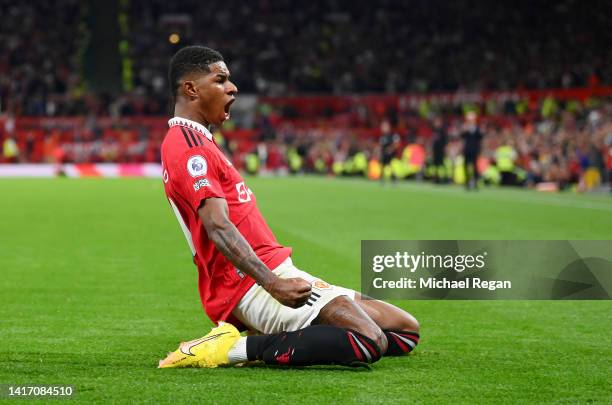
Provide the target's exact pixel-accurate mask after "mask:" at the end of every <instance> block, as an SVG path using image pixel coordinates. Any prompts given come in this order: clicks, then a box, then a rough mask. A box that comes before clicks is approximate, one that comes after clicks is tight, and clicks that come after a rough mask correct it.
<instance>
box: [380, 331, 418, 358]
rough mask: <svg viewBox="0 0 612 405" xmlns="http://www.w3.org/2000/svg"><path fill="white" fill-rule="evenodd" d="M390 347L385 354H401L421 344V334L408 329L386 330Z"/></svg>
mask: <svg viewBox="0 0 612 405" xmlns="http://www.w3.org/2000/svg"><path fill="white" fill-rule="evenodd" d="M383 332H385V336H386V337H387V342H388V347H387V352H386V353H385V356H401V355H402V354H408V353H410V352H411V351H413V350H414V348H415V347H416V345H418V344H419V334H418V333H416V332H410V331H406V330H385V331H383Z"/></svg>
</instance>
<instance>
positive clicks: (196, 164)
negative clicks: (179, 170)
mask: <svg viewBox="0 0 612 405" xmlns="http://www.w3.org/2000/svg"><path fill="white" fill-rule="evenodd" d="M187 171H188V172H189V174H190V175H191V177H200V176H204V175H206V172H207V171H208V165H207V164H206V159H204V157H202V156H201V155H194V156H192V157H190V158H189V160H188V161H187Z"/></svg>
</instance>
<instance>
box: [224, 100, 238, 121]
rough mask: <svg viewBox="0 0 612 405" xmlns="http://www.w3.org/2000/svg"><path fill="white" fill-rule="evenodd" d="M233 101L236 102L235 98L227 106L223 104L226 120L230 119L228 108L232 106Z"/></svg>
mask: <svg viewBox="0 0 612 405" xmlns="http://www.w3.org/2000/svg"><path fill="white" fill-rule="evenodd" d="M234 101H236V99H235V98H232V99H231V100H230V101H229V102H228V103H227V104H225V108H224V109H225V119H226V120H228V119H229V117H230V108H231V106H232V104H233V103H234Z"/></svg>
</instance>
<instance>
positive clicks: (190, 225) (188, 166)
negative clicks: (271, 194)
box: [161, 117, 291, 322]
mask: <svg viewBox="0 0 612 405" xmlns="http://www.w3.org/2000/svg"><path fill="white" fill-rule="evenodd" d="M168 124H169V126H170V129H169V130H168V133H167V134H166V137H165V139H164V141H163V143H162V147H161V155H162V166H163V182H164V189H165V192H166V196H167V197H168V201H169V203H170V206H171V207H172V210H173V211H174V213H175V215H176V217H177V219H178V221H179V224H180V226H181V228H182V230H183V232H184V234H185V237H186V238H187V243H188V244H189V247H190V248H191V253H192V254H193V260H194V263H195V264H196V266H197V268H198V275H199V277H198V289H199V292H200V299H201V301H202V305H203V306H204V309H205V311H206V313H207V314H208V316H209V317H210V319H211V320H212V321H214V322H218V321H223V320H227V319H228V318H229V317H230V314H231V311H232V310H233V309H234V307H235V306H236V305H237V304H238V302H239V301H240V299H241V298H242V297H243V296H244V294H245V293H246V292H247V291H248V289H249V288H250V287H251V286H252V285H253V284H254V283H255V281H254V280H253V279H252V278H251V277H249V276H247V275H246V274H244V273H242V272H241V271H240V270H238V269H236V268H235V267H234V265H233V264H232V263H231V262H230V261H229V260H228V259H227V258H225V257H224V256H223V254H222V253H221V252H220V251H218V250H217V248H216V246H215V245H214V244H213V242H212V241H210V240H209V239H208V235H207V232H206V230H205V229H204V226H203V224H202V221H201V219H200V217H199V215H198V209H199V208H200V206H201V205H202V203H203V202H204V200H206V199H207V198H224V199H225V200H226V202H227V205H228V208H229V219H230V221H231V222H232V223H233V224H234V225H235V226H236V228H238V231H239V232H240V233H241V234H242V236H243V237H244V238H245V239H246V241H247V242H248V243H249V244H250V245H251V247H252V248H253V250H254V251H255V254H257V256H258V257H259V259H261V261H262V262H263V263H264V264H265V265H266V266H267V267H268V268H269V269H271V270H273V269H274V268H276V267H277V266H278V265H280V264H281V263H282V262H283V261H284V260H285V259H286V258H287V257H289V256H290V255H291V248H288V247H284V246H281V245H280V244H279V243H278V242H277V241H276V238H275V237H274V234H273V233H272V231H271V230H270V228H269V227H268V225H267V224H266V221H265V220H264V218H263V217H262V215H261V213H260V212H259V209H258V208H257V202H256V199H255V195H254V194H253V192H252V191H251V190H250V189H249V188H248V186H247V185H246V183H245V181H244V179H243V178H242V176H241V175H240V173H239V172H238V170H236V168H235V167H234V166H233V165H232V163H231V162H230V161H229V160H228V159H227V158H226V156H225V155H224V154H223V152H221V150H220V149H219V147H218V146H217V144H216V143H215V142H214V140H213V137H212V135H211V133H210V132H209V131H208V129H206V127H204V126H203V125H201V124H199V123H197V122H194V121H191V120H188V119H184V118H180V117H175V118H173V119H171V120H170V121H168Z"/></svg>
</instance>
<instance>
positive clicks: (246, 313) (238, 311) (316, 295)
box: [232, 257, 355, 334]
mask: <svg viewBox="0 0 612 405" xmlns="http://www.w3.org/2000/svg"><path fill="white" fill-rule="evenodd" d="M273 272H274V274H276V275H277V276H279V277H281V278H293V277H301V278H303V279H304V280H306V281H308V282H309V283H310V284H311V285H312V293H311V296H310V298H309V299H308V301H307V302H306V304H305V305H303V306H301V307H300V308H290V307H286V306H284V305H283V304H281V303H280V302H278V301H277V300H275V299H274V298H273V297H272V296H271V295H270V294H269V293H268V292H267V291H266V290H264V289H263V288H262V287H261V286H260V285H257V284H255V285H253V287H251V288H250V289H249V290H248V291H247V292H246V294H245V295H244V297H242V299H241V300H240V302H239V303H238V305H237V306H236V308H234V310H233V311H232V314H233V315H234V316H235V317H236V318H237V319H238V320H239V321H240V322H242V323H243V324H244V326H246V327H247V328H249V329H251V330H254V331H258V332H261V333H265V334H269V333H279V332H292V331H295V330H298V329H302V328H305V327H307V326H309V325H310V324H311V323H312V321H313V320H314V319H315V318H316V317H317V316H318V315H319V312H320V311H321V309H322V308H323V307H324V306H325V305H327V303H328V302H330V301H331V300H333V299H334V298H336V297H338V296H341V295H346V296H347V297H349V298H350V299H352V300H354V299H355V291H353V290H349V289H348V288H343V287H338V286H335V285H331V284H328V283H326V282H325V281H323V280H321V279H319V278H317V277H313V276H311V275H310V274H308V273H306V272H304V271H302V270H300V269H298V268H297V267H295V266H294V265H293V262H292V261H291V258H290V257H288V258H287V259H286V260H285V261H284V262H282V263H281V264H280V265H279V266H278V267H277V268H275V269H274V270H273Z"/></svg>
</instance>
